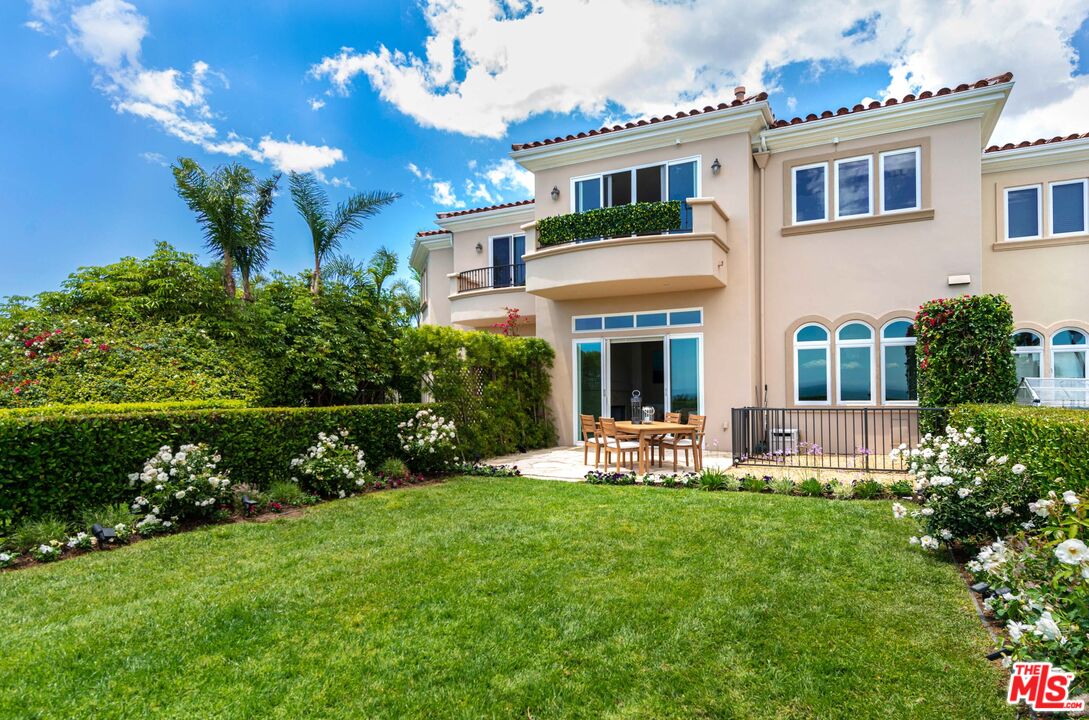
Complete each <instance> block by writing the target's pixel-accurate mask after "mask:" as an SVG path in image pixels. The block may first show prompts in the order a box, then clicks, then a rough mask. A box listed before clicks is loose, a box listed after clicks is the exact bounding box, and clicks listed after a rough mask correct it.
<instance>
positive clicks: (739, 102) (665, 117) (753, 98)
mask: <svg viewBox="0 0 1089 720" xmlns="http://www.w3.org/2000/svg"><path fill="white" fill-rule="evenodd" d="M767 99H768V94H767V93H766V92H761V93H757V94H756V95H751V96H749V97H747V98H745V99H744V100H737V99H735V100H733V101H732V102H728V103H725V102H721V103H719V104H718V105H714V106H712V105H708V106H706V107H705V108H703V109H702V110H697V109H696V108H693V109H691V110H689V111H688V112H685V111H684V110H679V111H677V112H676V113H674V114H673V115H663V116H662V117H660V118H659V117H652V118H651V119H649V120H637V121H635V122H629V123H624V124H623V125H613V126H612V127H603V128H599V129H597V130H590V131H589V132H580V133H579V134H577V135H567V136H566V137H554V138H549V139H547V140H537V141H535V142H530V143H516V144H514V145H511V146H510V147H511V150H526V149H528V148H535V147H543V146H545V145H555V144H556V143H561V142H567V141H568V140H578V139H580V138H585V137H593V136H594V135H604V134H606V133H611V132H616V131H618V130H629V129H631V128H634V127H643V126H644V125H654V124H656V123H660V122H667V121H669V120H678V119H680V118H683V117H691V116H692V115H702V114H704V113H709V112H714V111H716V110H725V109H726V108H730V107H738V106H740V105H748V104H751V103H754V102H761V101H762V100H767Z"/></svg>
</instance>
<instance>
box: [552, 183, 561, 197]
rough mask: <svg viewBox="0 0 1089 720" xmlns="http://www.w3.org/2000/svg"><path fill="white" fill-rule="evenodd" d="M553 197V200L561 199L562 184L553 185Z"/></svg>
mask: <svg viewBox="0 0 1089 720" xmlns="http://www.w3.org/2000/svg"><path fill="white" fill-rule="evenodd" d="M552 199H553V200H559V199H560V186H559V185H553V186H552Z"/></svg>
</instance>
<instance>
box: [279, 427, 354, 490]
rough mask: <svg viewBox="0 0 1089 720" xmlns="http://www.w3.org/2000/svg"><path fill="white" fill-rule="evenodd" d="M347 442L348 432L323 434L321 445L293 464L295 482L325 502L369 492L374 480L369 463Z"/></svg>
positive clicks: (319, 438) (321, 435) (321, 434)
mask: <svg viewBox="0 0 1089 720" xmlns="http://www.w3.org/2000/svg"><path fill="white" fill-rule="evenodd" d="M347 438H348V431H347V430H340V431H338V432H333V433H324V432H319V433H318V439H317V441H316V442H315V443H314V444H313V445H311V446H310V447H308V448H307V449H306V452H304V453H303V454H302V455H300V456H298V457H296V458H293V459H292V460H291V472H292V477H291V480H292V482H296V483H298V484H299V487H301V488H302V489H303V490H304V491H305V492H307V493H310V494H311V495H317V496H319V497H323V498H343V497H348V496H349V495H351V494H353V493H356V492H360V491H362V490H363V489H365V488H366V486H367V482H368V481H369V480H370V475H369V474H368V472H367V461H366V459H365V458H364V457H363V451H362V450H360V449H359V448H358V447H356V446H355V445H353V444H351V443H350V442H348V441H347Z"/></svg>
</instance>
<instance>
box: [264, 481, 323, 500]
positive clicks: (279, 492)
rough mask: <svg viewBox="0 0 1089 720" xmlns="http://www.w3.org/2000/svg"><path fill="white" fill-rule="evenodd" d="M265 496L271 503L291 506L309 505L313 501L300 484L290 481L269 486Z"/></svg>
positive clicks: (277, 482)
mask: <svg viewBox="0 0 1089 720" xmlns="http://www.w3.org/2000/svg"><path fill="white" fill-rule="evenodd" d="M264 494H265V498H266V499H268V501H269V502H274V503H279V504H281V505H289V506H298V505H308V504H310V502H311V501H312V499H313V498H312V497H311V496H310V495H307V494H306V493H305V492H303V490H302V488H300V487H299V485H298V483H293V482H291V481H289V480H277V481H276V482H274V483H272V484H271V485H269V487H268V490H266V491H265V493H264Z"/></svg>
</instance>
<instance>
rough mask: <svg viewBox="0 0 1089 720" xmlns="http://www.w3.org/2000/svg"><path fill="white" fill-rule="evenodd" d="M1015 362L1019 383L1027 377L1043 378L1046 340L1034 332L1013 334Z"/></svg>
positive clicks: (1025, 331)
mask: <svg viewBox="0 0 1089 720" xmlns="http://www.w3.org/2000/svg"><path fill="white" fill-rule="evenodd" d="M1013 361H1014V365H1015V366H1016V368H1017V382H1021V381H1022V380H1024V379H1025V378H1027V377H1031V378H1038V377H1043V376H1044V373H1043V368H1044V339H1043V338H1042V337H1040V335H1039V333H1036V332H1033V331H1032V330H1017V331H1016V332H1014V334H1013Z"/></svg>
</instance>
